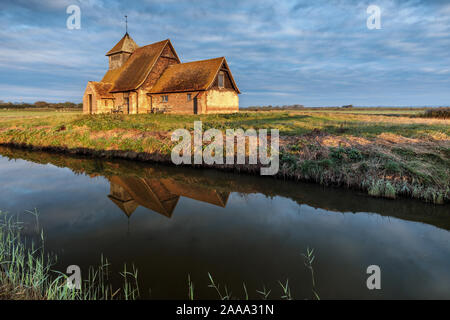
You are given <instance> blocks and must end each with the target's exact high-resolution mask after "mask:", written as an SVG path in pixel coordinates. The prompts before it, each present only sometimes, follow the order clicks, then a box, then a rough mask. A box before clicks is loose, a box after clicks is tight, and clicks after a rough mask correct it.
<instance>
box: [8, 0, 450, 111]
mask: <svg viewBox="0 0 450 320" xmlns="http://www.w3.org/2000/svg"><path fill="white" fill-rule="evenodd" d="M70 5H77V6H79V8H80V12H81V19H80V22H81V28H80V29H72V30H70V29H68V28H67V24H66V21H67V19H68V18H69V16H70V14H68V13H66V9H67V7H68V6H70ZM370 5H376V6H378V7H379V8H380V10H381V14H380V21H381V29H369V28H368V27H367V20H368V19H369V20H370V21H372V20H371V18H370V16H371V14H370V13H367V8H368V7H369V6H370ZM124 15H127V16H128V21H129V22H128V32H129V34H130V35H131V37H132V38H133V39H134V40H135V41H136V43H137V44H138V45H140V46H142V45H147V44H150V43H153V42H157V41H160V40H164V39H167V38H169V39H170V40H171V41H172V44H173V45H174V47H175V50H176V51H177V53H178V55H179V57H180V59H181V60H182V62H189V61H193V60H203V59H210V58H215V57H221V56H225V57H226V59H227V61H228V64H229V66H230V69H231V71H232V73H233V76H234V78H235V80H236V82H237V85H238V87H239V89H240V90H241V92H242V94H241V95H240V105H241V107H247V106H254V105H288V104H302V105H305V106H341V105H346V104H353V105H358V106H440V105H447V106H448V105H450V0H422V1H419V0H414V1H413V0H410V1H408V0H399V1H394V0H392V1H385V0H379V1H378V0H371V1H360V0H358V1H356V0H346V1H343V0H341V1H338V0H312V1H301V0H226V1H224V0H189V1H184V0H159V1H151V0H140V1H116V0H0V39H1V41H0V100H3V101H15V102H34V101H38V100H44V101H49V102H62V101H73V102H81V100H82V96H83V92H84V89H85V87H86V84H87V81H100V80H101V78H102V76H103V74H104V73H105V72H106V69H107V68H108V60H107V57H106V56H105V53H106V52H107V51H108V50H110V49H111V48H112V47H113V46H114V45H115V44H116V43H117V42H118V41H119V40H120V39H121V38H122V36H123V35H124V33H125V22H124V21H125V18H124Z"/></svg>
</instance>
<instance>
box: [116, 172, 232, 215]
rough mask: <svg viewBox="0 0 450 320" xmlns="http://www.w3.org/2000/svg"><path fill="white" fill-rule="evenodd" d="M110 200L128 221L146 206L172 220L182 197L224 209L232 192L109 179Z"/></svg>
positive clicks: (171, 182) (172, 182)
mask: <svg viewBox="0 0 450 320" xmlns="http://www.w3.org/2000/svg"><path fill="white" fill-rule="evenodd" d="M109 181H110V183H111V186H110V194H109V195H108V197H109V198H110V199H111V201H113V202H114V203H115V204H116V205H117V206H118V207H119V208H120V209H121V210H122V211H123V212H125V214H126V215H127V216H128V217H129V216H131V214H132V213H133V212H134V211H135V210H136V208H137V207H139V206H143V207H145V208H147V209H150V210H152V211H155V212H158V213H160V214H162V215H164V216H166V217H169V218H170V217H171V216H172V213H173V211H174V210H175V207H176V206H177V203H178V200H179V199H180V197H181V196H183V197H187V198H191V199H194V200H198V201H202V202H207V203H210V204H214V205H216V206H220V207H223V208H225V205H226V203H227V200H228V196H229V195H230V193H229V192H220V191H216V190H213V189H209V188H206V187H199V186H193V185H188V184H184V183H180V182H177V181H175V180H173V179H169V178H167V179H147V178H137V177H119V176H113V177H110V178H109Z"/></svg>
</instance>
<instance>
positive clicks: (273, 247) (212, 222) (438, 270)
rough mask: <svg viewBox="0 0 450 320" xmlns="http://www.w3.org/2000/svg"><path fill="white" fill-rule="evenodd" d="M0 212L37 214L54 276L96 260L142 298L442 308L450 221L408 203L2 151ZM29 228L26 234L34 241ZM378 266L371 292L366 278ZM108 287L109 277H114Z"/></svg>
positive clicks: (29, 219)
mask: <svg viewBox="0 0 450 320" xmlns="http://www.w3.org/2000/svg"><path fill="white" fill-rule="evenodd" d="M0 186H1V192H0V200H1V201H0V210H2V211H6V212H9V213H11V214H19V215H20V217H21V219H22V220H24V222H25V223H26V225H30V226H31V225H33V223H34V224H35V223H36V222H35V220H36V219H35V217H34V216H33V215H32V214H29V213H27V212H26V211H34V210H37V211H38V212H39V219H38V223H39V226H38V228H39V229H43V230H44V235H45V246H46V249H47V250H48V251H51V252H53V253H55V254H56V255H57V257H58V261H57V263H56V265H55V269H57V270H59V271H61V272H64V271H65V269H66V267H67V266H68V265H78V266H80V267H81V270H82V275H83V271H84V272H86V270H87V268H88V267H89V266H95V265H98V264H99V263H100V257H101V256H102V255H103V256H104V257H106V258H107V259H108V260H109V261H110V263H111V274H112V279H114V280H113V281H116V282H117V283H119V281H120V276H119V275H118V273H119V272H120V271H121V270H123V265H124V264H125V263H127V265H128V266H131V264H134V266H135V267H136V268H137V269H138V280H139V285H140V289H141V294H142V297H144V298H153V299H186V298H187V294H188V285H187V279H188V275H189V277H190V279H191V280H192V282H193V283H194V295H195V298H197V299H202V298H204V299H216V298H218V296H217V294H216V293H215V290H214V289H212V288H210V287H208V284H209V279H208V273H210V274H211V275H212V276H213V278H214V279H215V281H216V282H217V283H219V284H220V288H221V289H223V288H224V287H225V285H226V286H227V289H228V291H229V292H231V296H232V297H233V298H244V297H245V293H244V289H243V283H244V282H245V286H246V288H247V291H248V294H249V297H250V298H254V299H258V298H260V294H258V293H257V292H256V290H259V291H261V290H263V288H266V291H269V290H271V291H270V295H269V299H270V298H273V299H279V298H280V297H281V296H282V295H283V293H282V290H281V286H280V284H279V281H280V282H282V283H285V282H286V280H287V279H289V287H290V289H291V293H292V296H293V297H294V298H295V299H312V298H313V297H314V295H313V293H312V278H311V272H310V269H308V268H307V267H306V266H305V263H304V262H305V259H304V257H303V256H302V253H306V251H307V248H310V249H314V253H313V255H314V256H315V258H314V261H313V263H312V265H313V270H314V278H315V283H316V292H317V294H318V295H319V297H320V298H321V299H357V298H361V299H382V298H383V299H411V298H412V299H415V298H425V299H431V298H438V299H439V298H441V299H450V232H449V230H450V210H449V206H448V205H445V206H435V205H431V204H426V203H422V202H420V201H415V200H409V199H398V200H385V199H375V198H371V197H368V196H367V195H366V194H364V193H360V192H356V191H351V190H345V189H338V188H330V187H322V186H318V185H315V184H308V183H297V182H292V181H283V180H275V179H273V178H267V177H266V178H262V177H255V176H248V175H238V174H233V173H224V172H217V171H214V170H200V169H190V168H176V167H170V166H162V165H154V164H143V163H136V162H129V161H112V160H93V159H86V158H80V157H70V156H63V155H57V154H50V153H42V152H32V151H23V150H14V149H8V148H0ZM38 228H35V227H29V228H27V229H26V230H27V233H28V234H30V235H32V234H33V232H34V233H37V232H38V230H39V229H38ZM371 265H376V266H379V267H380V271H381V272H380V273H381V278H380V279H381V289H379V290H369V289H368V287H367V284H366V281H367V278H368V277H369V276H370V275H369V274H367V268H368V267H369V266H371ZM115 275H116V276H115Z"/></svg>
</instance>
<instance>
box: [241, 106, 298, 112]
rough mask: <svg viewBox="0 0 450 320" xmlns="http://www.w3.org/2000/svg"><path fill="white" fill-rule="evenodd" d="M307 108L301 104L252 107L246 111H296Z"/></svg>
mask: <svg viewBox="0 0 450 320" xmlns="http://www.w3.org/2000/svg"><path fill="white" fill-rule="evenodd" d="M304 107H305V106H303V105H301V104H292V105H284V106H272V105H268V106H250V107H248V108H247V109H246V110H250V111H270V110H295V109H303V108H304Z"/></svg>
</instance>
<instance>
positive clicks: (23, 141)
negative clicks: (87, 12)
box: [0, 108, 450, 203]
mask: <svg viewBox="0 0 450 320" xmlns="http://www.w3.org/2000/svg"><path fill="white" fill-rule="evenodd" d="M420 112H423V110H421V109H418V110H415V109H392V108H386V109H383V108H373V109H369V108H367V109H364V108H357V109H356V108H355V109H351V110H349V109H339V110H336V109H320V110H318V109H302V110H298V111H297V110H295V111H269V112H245V111H241V112H240V113H239V114H231V115H200V116H197V115H164V114H140V115H82V114H80V113H76V112H58V113H57V112H51V111H11V110H9V111H0V144H12V145H28V146H33V147H35V148H47V149H51V148H53V149H55V150H61V149H64V150H72V151H73V152H77V150H83V151H82V152H83V153H86V152H87V151H86V149H88V150H90V151H91V153H95V154H97V155H113V156H119V157H128V158H139V159H148V160H152V159H153V160H155V159H158V160H163V161H170V152H171V149H172V147H173V145H174V144H173V143H172V142H171V141H170V135H171V132H173V131H174V130H175V129H179V128H185V129H189V130H192V129H193V125H194V121H196V120H201V121H202V122H203V129H204V130H207V129H209V128H216V129H219V130H223V131H224V130H225V129H236V128H242V129H244V130H245V129H249V128H254V129H264V128H266V129H274V128H276V129H279V131H280V139H281V140H280V171H279V174H278V176H279V177H283V178H290V179H298V180H309V181H315V182H318V183H321V184H325V185H340V186H346V187H350V188H355V189H362V190H365V191H367V192H368V193H369V194H370V195H372V196H382V197H387V198H395V197H397V196H399V195H402V196H407V197H413V198H420V199H422V200H425V201H429V202H433V203H445V202H448V201H449V193H450V191H449V190H450V139H449V136H450V120H448V119H434V118H421V117H416V116H417V114H418V113H420ZM88 153H89V152H88ZM139 155H143V156H142V157H139ZM145 155H149V156H145Z"/></svg>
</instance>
